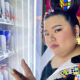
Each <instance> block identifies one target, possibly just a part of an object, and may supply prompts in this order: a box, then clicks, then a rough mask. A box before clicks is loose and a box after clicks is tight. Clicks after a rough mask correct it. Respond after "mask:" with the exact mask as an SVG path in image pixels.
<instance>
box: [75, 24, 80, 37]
mask: <svg viewBox="0 0 80 80" xmlns="http://www.w3.org/2000/svg"><path fill="white" fill-rule="evenodd" d="M75 30H76V38H78V37H79V33H80V30H79V25H76V27H75Z"/></svg>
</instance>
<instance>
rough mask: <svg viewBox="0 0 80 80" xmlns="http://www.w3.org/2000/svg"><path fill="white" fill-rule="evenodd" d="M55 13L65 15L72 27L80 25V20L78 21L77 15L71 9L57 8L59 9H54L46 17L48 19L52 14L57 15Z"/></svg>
mask: <svg viewBox="0 0 80 80" xmlns="http://www.w3.org/2000/svg"><path fill="white" fill-rule="evenodd" d="M55 15H62V16H64V17H65V19H66V20H67V21H68V22H69V23H70V24H71V26H72V27H74V26H75V25H79V21H78V19H77V17H76V15H75V14H73V13H72V12H70V11H64V10H57V11H54V12H51V13H49V14H47V15H46V16H45V19H47V18H49V17H51V16H55Z"/></svg>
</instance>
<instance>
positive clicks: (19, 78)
mask: <svg viewBox="0 0 80 80" xmlns="http://www.w3.org/2000/svg"><path fill="white" fill-rule="evenodd" d="M21 65H22V68H23V69H24V72H25V76H24V75H23V74H21V73H19V72H18V71H17V70H15V69H13V70H11V74H12V75H13V76H14V77H15V79H16V80H36V79H35V77H34V76H33V74H32V72H31V70H30V68H29V67H28V65H27V64H26V63H25V61H24V60H22V61H21Z"/></svg>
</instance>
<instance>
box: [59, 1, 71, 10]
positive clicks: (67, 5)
mask: <svg viewBox="0 0 80 80" xmlns="http://www.w3.org/2000/svg"><path fill="white" fill-rule="evenodd" d="M60 6H61V8H62V9H63V10H67V9H69V8H70V6H71V0H60Z"/></svg>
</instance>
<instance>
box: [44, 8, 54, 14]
mask: <svg viewBox="0 0 80 80" xmlns="http://www.w3.org/2000/svg"><path fill="white" fill-rule="evenodd" d="M51 12H54V10H53V9H49V10H48V12H45V15H47V14H50V13H51Z"/></svg>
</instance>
